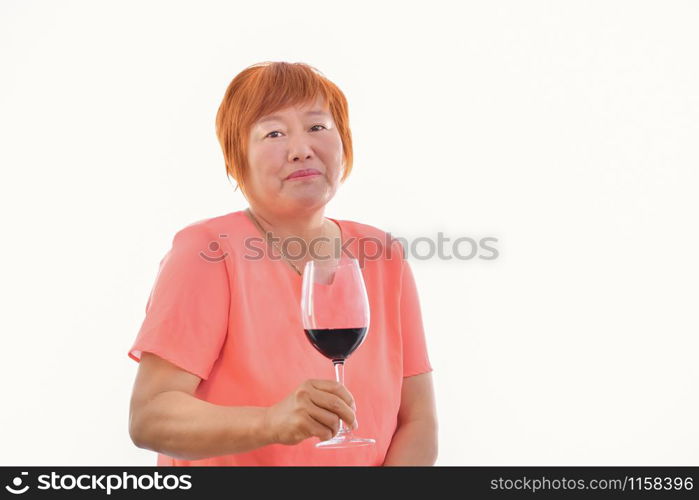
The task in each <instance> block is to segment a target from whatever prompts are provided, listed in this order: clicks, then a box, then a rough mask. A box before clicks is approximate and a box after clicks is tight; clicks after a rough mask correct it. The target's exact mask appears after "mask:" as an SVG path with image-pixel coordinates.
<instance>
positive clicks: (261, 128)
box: [246, 97, 343, 214]
mask: <svg viewBox="0 0 699 500" xmlns="http://www.w3.org/2000/svg"><path fill="white" fill-rule="evenodd" d="M324 104H325V103H324V101H323V99H322V97H319V98H317V99H316V100H315V102H313V103H307V104H305V105H298V106H292V107H287V108H284V109H279V110H277V111H276V112H274V113H271V114H270V115H267V116H263V117H261V118H260V119H259V120H258V121H257V122H255V123H254V124H253V125H252V128H251V130H250V136H249V141H248V164H249V167H250V169H249V172H248V178H247V183H246V196H247V197H248V198H252V199H253V201H255V202H257V203H260V204H262V205H264V206H265V207H266V208H267V209H269V210H271V211H273V212H277V213H288V214H291V213H298V212H299V211H309V210H313V209H318V208H320V207H322V206H324V205H325V204H326V203H328V202H329V201H330V200H331V199H332V197H333V196H334V195H335V192H336V191H337V188H338V185H339V182H340V178H341V176H342V168H343V158H342V141H341V139H340V134H339V132H338V131H337V129H336V128H335V123H334V121H333V118H332V114H331V113H330V111H329V109H328V108H327V107H325V105H324ZM301 169H315V170H316V171H317V172H318V173H319V174H318V175H310V176H305V177H298V178H288V176H289V175H290V174H292V173H293V172H295V171H297V170H301Z"/></svg>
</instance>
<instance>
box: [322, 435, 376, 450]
mask: <svg viewBox="0 0 699 500" xmlns="http://www.w3.org/2000/svg"><path fill="white" fill-rule="evenodd" d="M373 444H376V441H375V440H374V439H371V438H359V437H354V435H353V434H352V433H351V432H338V433H337V435H336V436H334V437H333V438H332V439H328V440H327V441H321V442H319V443H316V448H356V447H357V446H368V445H373Z"/></svg>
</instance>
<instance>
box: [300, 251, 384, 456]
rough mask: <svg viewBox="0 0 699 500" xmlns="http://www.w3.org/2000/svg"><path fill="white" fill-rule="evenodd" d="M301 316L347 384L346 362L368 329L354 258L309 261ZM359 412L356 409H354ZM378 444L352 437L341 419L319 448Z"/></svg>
mask: <svg viewBox="0 0 699 500" xmlns="http://www.w3.org/2000/svg"><path fill="white" fill-rule="evenodd" d="M301 317H302V318H303V328H304V331H305V332H306V337H307V338H308V340H309V341H310V342H311V344H312V345H313V347H315V348H316V349H317V350H318V352H320V353H321V354H322V355H323V356H325V357H326V358H328V359H330V360H331V361H332V363H333V366H334V368H335V379H336V380H337V381H338V382H339V383H340V384H344V369H345V361H346V360H347V358H349V356H350V355H351V354H352V353H353V352H354V351H355V350H357V348H358V347H359V346H360V345H362V343H363V342H364V339H365V338H366V333H367V330H368V329H369V300H368V298H367V293H366V286H365V284H364V277H363V276H362V271H361V269H360V267H359V262H358V261H357V259H355V258H345V259H339V260H337V259H335V260H327V261H322V260H310V261H308V263H307V264H306V265H305V267H304V270H303V285H302V291H301ZM355 411H356V410H355ZM374 443H376V441H375V440H373V439H370V438H359V437H355V436H354V435H353V434H352V430H351V429H349V428H348V427H347V426H346V425H345V424H344V422H343V421H342V420H340V429H339V430H338V432H337V434H336V435H335V436H334V437H332V438H331V439H329V440H327V441H321V442H318V443H316V447H318V448H348V447H354V446H366V445H371V444H374Z"/></svg>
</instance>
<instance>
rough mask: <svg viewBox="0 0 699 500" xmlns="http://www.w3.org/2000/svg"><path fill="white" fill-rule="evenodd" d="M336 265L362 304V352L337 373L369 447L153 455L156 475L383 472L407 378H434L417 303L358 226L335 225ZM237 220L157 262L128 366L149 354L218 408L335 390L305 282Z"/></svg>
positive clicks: (228, 219)
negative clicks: (344, 262)
mask: <svg viewBox="0 0 699 500" xmlns="http://www.w3.org/2000/svg"><path fill="white" fill-rule="evenodd" d="M328 219H329V220H331V221H333V222H334V223H335V224H337V225H338V226H339V227H340V229H341V233H342V241H343V247H344V248H345V253H344V255H347V256H351V257H356V258H357V259H358V260H359V262H360V266H361V269H362V275H363V277H364V281H365V284H366V290H367V294H368V298H369V307H370V324H369V330H368V332H367V336H366V339H365V340H364V343H363V344H362V345H361V346H360V347H359V348H358V349H357V350H356V351H355V352H354V353H353V354H352V355H351V356H350V357H349V358H348V359H347V362H346V363H345V380H344V385H345V386H346V387H347V389H348V390H349V391H350V392H351V393H352V395H353V396H354V398H355V401H356V406H357V411H356V415H357V421H358V423H359V428H358V429H357V430H356V431H355V434H356V435H357V436H360V437H371V438H374V439H375V440H376V444H375V445H374V446H362V447H358V448H348V449H319V448H315V447H314V445H315V443H317V442H319V439H318V438H315V437H312V438H309V439H306V440H304V441H302V442H301V443H299V444H296V445H293V446H289V445H282V444H272V445H268V446H264V447H261V448H258V449H255V450H252V451H248V452H245V453H237V454H231V455H223V456H217V457H211V458H206V459H201V460H180V459H176V458H173V457H169V456H166V455H163V454H160V453H159V454H158V459H157V465H165V466H171V465H175V466H180V465H181V466H219V465H241V466H268V465H274V466H293V465H303V466H334V465H369V466H380V465H382V464H383V461H384V458H385V456H386V452H387V450H388V448H389V446H390V444H391V439H392V437H393V434H394V432H395V431H396V424H397V416H398V409H399V407H400V401H401V387H402V383H403V379H404V377H410V376H412V375H417V374H420V373H425V372H429V371H432V367H431V365H430V361H429V358H428V355H427V348H426V343H425V336H424V331H423V324H422V317H421V313H420V304H419V300H418V293H417V289H416V286H415V281H414V278H413V274H412V271H411V269H410V266H409V265H408V261H407V260H406V259H405V254H404V249H403V247H402V245H401V243H400V242H399V241H398V240H395V239H391V238H390V235H388V234H387V233H385V232H384V231H381V230H380V229H377V228H375V227H373V226H370V225H367V224H361V223H359V222H354V221H349V220H335V219H331V218H328ZM267 248H268V247H267V245H266V243H264V240H263V234H262V232H261V231H260V230H259V229H258V228H257V226H256V225H255V224H254V223H253V222H252V220H251V219H250V218H249V217H248V215H247V214H246V213H245V211H242V210H241V211H237V212H231V213H229V214H225V215H221V216H218V217H213V218H209V219H204V220H200V221H198V222H194V223H192V224H189V225H188V226H185V227H183V228H182V229H180V230H179V231H178V232H177V233H176V234H175V235H174V238H173V240H172V246H171V248H170V249H169V250H168V252H167V253H166V254H165V256H164V257H163V258H162V260H161V261H160V265H159V270H158V274H157V277H156V279H155V283H154V285H153V287H152V289H151V292H150V296H149V298H148V301H147V304H146V312H145V318H144V320H143V323H142V325H141V328H140V330H139V332H138V335H137V337H136V340H135V342H134V343H133V345H132V347H131V349H130V350H129V351H128V355H129V356H130V357H131V358H132V359H134V360H135V361H140V359H141V353H143V352H150V353H153V354H156V355H158V356H160V357H161V358H163V359H165V360H167V361H169V362H171V363H174V364H175V365H177V366H178V367H180V368H181V369H183V370H186V371H187V372H189V373H192V374H194V375H196V376H198V377H200V378H201V382H200V384H199V386H198V387H197V389H196V392H195V396H196V397H197V398H199V399H202V400H204V401H208V402H210V403H213V404H217V405H224V406H272V405H274V404H276V403H278V402H279V401H281V400H282V399H284V398H285V397H286V396H288V395H289V394H290V393H291V392H292V391H293V390H294V389H295V388H296V387H297V386H298V385H299V384H300V383H301V382H303V381H304V380H306V379H331V380H334V379H335V375H334V369H333V365H332V362H331V361H330V360H329V359H327V358H325V357H324V356H322V355H321V354H320V353H319V352H318V351H316V350H315V349H314V348H313V346H312V345H311V343H310V342H309V341H308V339H307V338H306V335H305V333H304V330H303V325H302V322H301V309H300V307H301V306H300V304H301V284H302V281H303V279H302V277H301V276H300V275H299V274H298V273H297V272H296V271H294V269H293V268H292V267H291V266H290V265H289V263H288V262H287V261H285V260H282V259H281V258H279V254H278V252H272V253H270V252H269V251H268V250H267Z"/></svg>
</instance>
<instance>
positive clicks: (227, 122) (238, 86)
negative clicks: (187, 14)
mask: <svg viewBox="0 0 699 500" xmlns="http://www.w3.org/2000/svg"><path fill="white" fill-rule="evenodd" d="M318 96H322V97H323V98H324V100H325V102H326V104H327V105H328V107H329V109H330V112H331V113H332V117H333V120H334V121H335V126H336V127H337V130H338V132H339V133H340V138H341V139H342V149H343V159H344V172H343V174H342V179H340V182H343V181H344V180H345V179H346V178H347V176H348V175H349V173H350V171H351V170H352V134H351V132H350V127H349V116H348V107H347V99H346V98H345V95H344V94H343V93H342V91H341V90H340V89H339V88H338V87H337V86H336V85H335V84H334V83H332V82H331V81H330V80H328V79H327V78H325V77H324V76H323V75H322V74H321V73H320V71H318V70H317V69H315V68H314V67H312V66H309V65H308V64H304V63H288V62H262V63H257V64H253V65H252V66H248V67H247V68H245V69H244V70H243V71H241V72H240V73H238V74H237V75H236V77H235V78H233V80H232V81H231V83H230V84H229V85H228V88H227V89H226V93H225V95H224V96H223V101H222V102H221V105H220V106H219V108H218V113H217V114H216V135H217V137H218V140H219V142H220V144H221V148H222V149H223V157H224V159H225V162H226V173H227V175H228V176H230V177H232V178H233V179H235V181H236V182H237V184H238V186H239V187H240V188H241V191H242V192H243V193H245V181H246V179H247V173H248V168H249V166H248V151H247V149H248V137H249V134H250V130H251V127H252V125H253V123H255V122H256V121H257V120H258V119H259V118H261V117H263V116H265V115H267V114H270V113H273V112H274V111H277V110H279V109H282V108H285V107H287V106H294V105H297V104H306V103H309V102H312V101H313V100H314V99H315V98H316V97H318Z"/></svg>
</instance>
